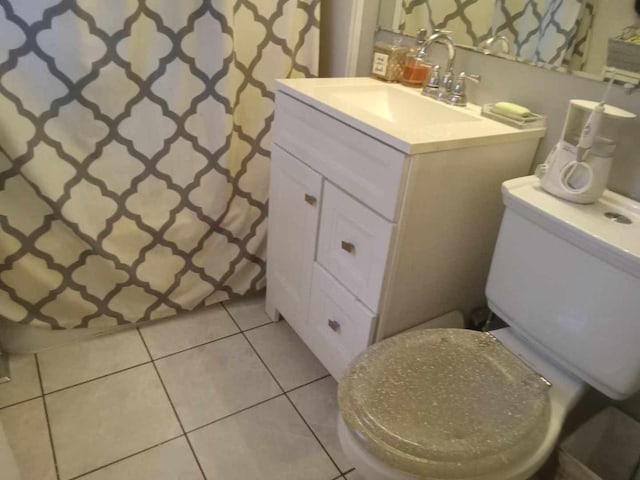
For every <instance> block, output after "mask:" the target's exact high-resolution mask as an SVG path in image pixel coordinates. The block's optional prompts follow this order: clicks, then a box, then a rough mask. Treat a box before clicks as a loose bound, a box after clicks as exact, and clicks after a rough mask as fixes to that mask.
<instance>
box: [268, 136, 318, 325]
mask: <svg viewBox="0 0 640 480" xmlns="http://www.w3.org/2000/svg"><path fill="white" fill-rule="evenodd" d="M321 194H322V177H321V176H320V175H319V174H317V173H316V172H314V171H313V170H311V169H310V168H309V167H307V166H306V165H304V164H303V163H302V162H300V161H299V160H297V159H296V158H294V157H292V156H291V155H289V154H288V153H287V152H285V151H284V150H282V149H280V148H278V147H277V146H275V145H274V148H273V153H272V155H271V187H270V194H269V239H268V247H267V308H268V310H271V312H273V311H274V310H275V311H276V312H279V313H280V314H281V315H282V316H283V317H284V318H285V319H286V320H287V322H289V324H290V325H291V326H292V327H293V328H294V329H295V330H297V331H298V333H299V334H301V329H302V328H303V325H304V324H305V323H306V317H307V307H308V303H309V293H310V289H311V270H312V267H313V260H314V257H315V249H316V237H317V231H318V217H319V210H320V202H321Z"/></svg>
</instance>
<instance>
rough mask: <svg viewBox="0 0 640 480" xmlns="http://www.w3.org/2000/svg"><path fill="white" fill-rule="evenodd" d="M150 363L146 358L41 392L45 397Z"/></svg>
mask: <svg viewBox="0 0 640 480" xmlns="http://www.w3.org/2000/svg"><path fill="white" fill-rule="evenodd" d="M150 363H151V360H148V361H146V362H143V363H137V364H135V365H131V366H129V367H126V368H121V369H120V370H115V371H113V372H109V373H105V374H104V375H100V376H98V377H93V378H90V379H89V380H83V381H82V382H78V383H74V384H73V385H68V386H66V387H62V388H57V389H56V390H51V391H50V392H45V393H43V396H45V397H46V396H47V395H52V394H54V393H58V392H62V391H64V390H69V389H70V388H73V387H78V386H80V385H84V384H86V383H91V382H93V381H95V380H102V379H103V378H107V377H110V376H112V375H117V374H118V373H122V372H126V371H128V370H133V369H134V368H138V367H142V366H143V365H149V364H150ZM43 392H44V388H43Z"/></svg>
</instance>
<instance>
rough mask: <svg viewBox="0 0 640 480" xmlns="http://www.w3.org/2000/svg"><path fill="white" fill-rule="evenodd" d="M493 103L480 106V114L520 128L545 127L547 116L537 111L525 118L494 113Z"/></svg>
mask: <svg viewBox="0 0 640 480" xmlns="http://www.w3.org/2000/svg"><path fill="white" fill-rule="evenodd" d="M493 105H494V104H493V103H487V104H485V105H483V106H482V116H483V117H487V118H490V119H491V120H495V121H496V122H501V123H504V124H506V125H509V126H511V127H515V128H520V129H529V128H546V127H547V117H546V116H545V115H538V114H537V113H532V114H531V115H530V116H528V117H526V118H518V119H516V118H513V117H507V116H506V115H502V114H500V113H495V112H494V111H492V109H493Z"/></svg>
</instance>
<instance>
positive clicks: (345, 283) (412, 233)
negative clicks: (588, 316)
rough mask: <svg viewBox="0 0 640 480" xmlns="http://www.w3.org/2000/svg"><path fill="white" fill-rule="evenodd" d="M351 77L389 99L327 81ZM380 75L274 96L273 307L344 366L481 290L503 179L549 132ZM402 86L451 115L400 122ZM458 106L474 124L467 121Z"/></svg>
mask: <svg viewBox="0 0 640 480" xmlns="http://www.w3.org/2000/svg"><path fill="white" fill-rule="evenodd" d="M341 82H342V83H341ZM344 82H347V84H348V85H351V86H352V85H356V86H357V87H358V92H362V91H365V90H366V89H369V90H370V91H371V92H372V95H373V96H372V97H371V102H372V103H373V102H374V101H377V102H378V103H381V99H382V100H386V102H387V103H386V104H382V106H381V107H380V106H378V107H380V108H382V110H381V113H378V112H376V111H374V114H375V115H370V114H369V113H370V112H367V111H366V110H364V109H363V108H359V107H358V106H357V105H356V106H355V107H354V106H353V105H350V104H349V103H348V102H344V101H343V100H341V99H340V97H339V96H336V95H331V94H330V93H327V92H332V91H334V90H335V89H336V88H337V89H338V90H337V91H338V92H340V91H341V90H340V88H339V87H340V86H341V85H343V84H344ZM380 88H389V86H387V85H385V84H382V83H379V82H376V81H375V80H371V79H305V80H286V81H281V82H279V90H278V93H277V96H276V113H275V126H274V147H273V153H272V164H271V187H270V200H269V240H268V252H267V307H266V308H267V313H268V314H269V316H270V317H271V318H272V319H274V320H277V319H278V318H279V316H280V315H281V316H282V317H284V319H285V320H286V321H287V322H289V324H290V325H291V326H292V327H293V328H294V330H295V331H296V332H297V333H298V334H299V335H300V337H301V338H302V339H303V340H304V342H305V343H306V344H307V345H308V346H309V347H310V348H311V350H312V351H313V352H314V353H315V354H316V356H317V357H318V358H319V359H320V361H321V362H323V364H324V365H325V366H326V367H327V369H328V370H329V371H330V372H331V374H332V375H333V376H334V377H336V378H339V377H340V376H341V375H342V373H343V372H344V370H345V368H346V367H347V365H348V364H349V362H350V361H351V360H352V359H353V358H354V357H355V356H356V355H358V354H359V353H360V352H361V351H363V350H364V349H365V348H366V347H367V345H369V344H370V343H372V342H375V341H378V340H381V339H383V338H386V337H388V336H390V335H393V334H395V333H398V332H400V331H403V330H406V329H408V328H410V327H412V326H415V325H417V324H420V323H422V322H424V321H427V320H429V319H431V318H434V317H437V316H439V315H442V314H445V313H447V312H449V311H452V310H460V311H462V312H463V313H469V312H470V311H471V310H472V309H473V308H474V307H476V306H478V305H481V304H482V303H483V301H484V284H485V281H486V276H487V274H488V269H489V265H490V261H491V253H492V250H493V246H494V244H495V239H496V237H497V233H498V227H499V224H500V218H501V215H502V203H501V200H500V198H501V197H500V185H501V183H502V182H503V181H504V180H506V179H509V178H514V177H518V176H523V175H526V174H528V172H529V168H530V166H531V162H532V159H533V156H534V154H535V150H536V148H537V145H538V142H539V139H540V137H541V136H542V135H543V134H544V131H529V132H522V131H518V130H516V129H513V128H511V127H507V126H504V125H501V124H497V123H496V122H492V121H490V120H487V119H484V118H481V117H480V116H479V115H478V114H477V112H475V113H474V111H473V110H469V111H468V118H467V117H466V116H460V115H461V114H459V113H458V112H457V111H451V112H449V111H448V110H442V108H447V109H448V108H452V109H454V110H455V107H448V106H443V105H440V104H435V101H433V100H431V99H426V98H422V97H420V96H419V94H417V93H416V92H413V91H411V90H409V89H406V90H404V91H403V90H398V91H397V92H395V91H394V93H393V94H387V96H386V97H385V96H380V95H378V96H377V97H376V95H377V94H378V93H379V89H380ZM392 88H396V89H397V88H400V89H402V88H404V87H400V86H393V87H392ZM332 89H334V90H332ZM385 92H386V91H383V93H385ZM405 93H406V94H407V95H413V96H414V97H409V104H412V103H414V102H415V104H416V105H417V106H418V107H420V106H421V105H422V106H424V107H425V108H432V109H434V112H435V113H436V114H437V113H438V112H444V113H445V114H446V115H448V117H447V118H448V119H449V125H448V126H446V125H445V127H442V126H440V125H439V124H438V125H437V126H436V127H434V128H432V129H426V130H424V131H423V132H422V137H420V132H408V133H403V131H402V132H400V133H398V132H399V130H398V131H394V127H397V126H398V125H397V121H394V120H393V118H391V119H389V118H387V117H385V115H387V113H388V112H389V111H390V110H391V109H393V107H394V102H396V101H397V100H396V97H393V98H392V96H390V95H398V96H399V97H398V98H400V100H398V101H404V100H405V97H404V96H403V95H405ZM420 102H426V103H420ZM429 102H433V103H429ZM378 107H376V108H378ZM367 108H369V107H368V104H367ZM404 108H407V107H406V106H405V107H404ZM465 111H466V110H465ZM407 113H408V114H411V112H407ZM451 119H455V120H456V121H458V122H462V123H464V122H467V123H469V124H473V125H472V127H473V128H470V129H469V131H468V132H467V133H466V134H465V133H464V132H463V133H460V132H459V131H458V130H454V129H455V128H458V126H457V125H456V124H455V123H452V121H451ZM485 122H491V123H488V124H487V123H485ZM459 128H464V126H462V127H459ZM452 132H453V133H452ZM454 133H455V134H454ZM403 135H405V136H404V137H403ZM406 135H408V136H406ZM410 135H414V137H413V138H410ZM438 135H439V136H438ZM456 135H458V136H457V137H456ZM423 137H424V140H423V141H422V140H421V141H416V140H415V138H418V139H420V138H423Z"/></svg>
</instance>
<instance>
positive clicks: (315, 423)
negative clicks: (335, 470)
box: [289, 377, 353, 472]
mask: <svg viewBox="0 0 640 480" xmlns="http://www.w3.org/2000/svg"><path fill="white" fill-rule="evenodd" d="M337 390H338V384H337V383H336V381H335V380H334V379H333V377H327V378H323V379H322V380H318V381H317V382H313V383H311V384H309V385H305V386H304V387H300V388H298V389H296V390H294V391H293V392H290V393H289V398H291V401H292V402H293V403H294V405H295V406H296V408H297V409H298V410H299V411H300V413H301V414H302V416H303V417H304V419H305V420H306V421H307V423H308V424H309V426H310V427H311V428H312V430H313V431H314V432H315V434H316V435H317V436H318V438H319V439H320V442H321V443H322V445H324V448H326V449H327V451H328V452H329V455H331V458H333V460H334V462H336V463H337V464H338V467H340V470H342V471H343V472H346V471H347V470H350V469H351V468H353V465H351V462H350V461H349V460H348V459H347V457H345V455H344V453H343V451H342V447H341V446H340V440H339V439H338V428H337V426H338V398H337V394H338V392H337Z"/></svg>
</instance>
